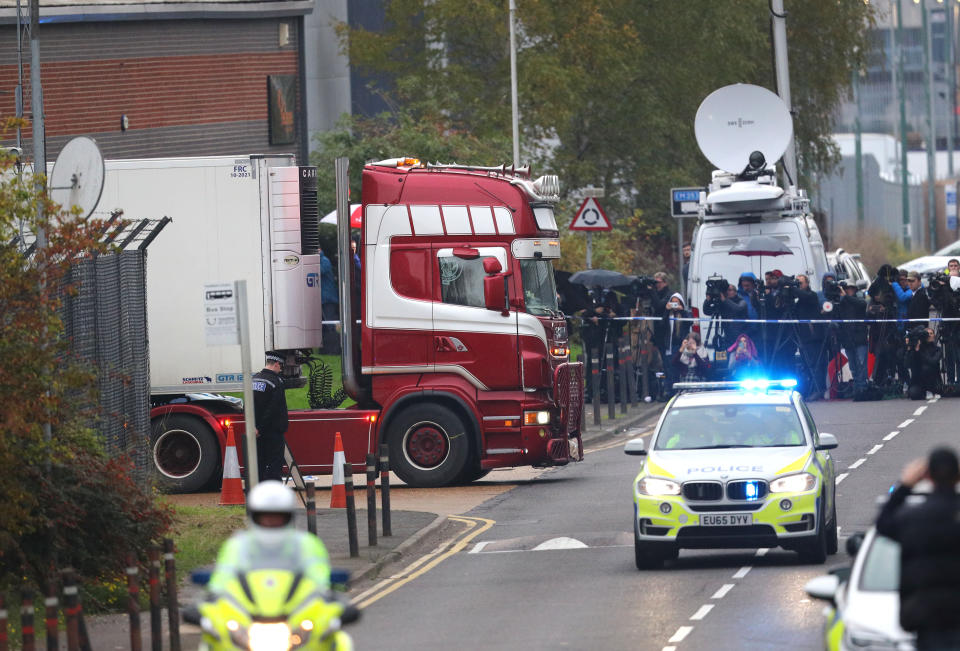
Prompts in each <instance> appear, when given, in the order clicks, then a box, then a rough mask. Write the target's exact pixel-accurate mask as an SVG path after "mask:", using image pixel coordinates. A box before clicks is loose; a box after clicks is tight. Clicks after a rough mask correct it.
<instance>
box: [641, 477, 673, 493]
mask: <svg viewBox="0 0 960 651" xmlns="http://www.w3.org/2000/svg"><path fill="white" fill-rule="evenodd" d="M637 493H639V494H640V495H650V496H651V497H659V496H661V495H679V494H680V484H678V483H677V482H675V481H672V480H670V479H660V478H658V477H643V478H641V479H640V480H639V481H637Z"/></svg>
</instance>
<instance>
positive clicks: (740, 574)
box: [733, 565, 753, 579]
mask: <svg viewBox="0 0 960 651" xmlns="http://www.w3.org/2000/svg"><path fill="white" fill-rule="evenodd" d="M751 569H753V566H752V565H744V566H743V567H741V568H740V569H739V570H737V573H736V574H734V575H733V578H735V579H742V578H743V577H745V576H746V575H747V572H749V571H750V570H751Z"/></svg>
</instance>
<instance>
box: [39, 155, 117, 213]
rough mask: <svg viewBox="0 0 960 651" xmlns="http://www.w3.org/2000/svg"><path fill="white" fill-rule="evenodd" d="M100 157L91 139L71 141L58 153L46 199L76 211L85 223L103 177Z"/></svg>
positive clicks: (95, 200) (101, 156)
mask: <svg viewBox="0 0 960 651" xmlns="http://www.w3.org/2000/svg"><path fill="white" fill-rule="evenodd" d="M104 174H105V171H104V165H103V155H102V154H101V153H100V148H99V147H98V146H97V143H96V141H95V140H94V139H93V138H88V137H86V136H80V137H78V138H74V139H73V140H71V141H70V142H68V143H67V144H66V145H64V147H63V149H62V150H60V155H59V156H57V161H56V162H55V163H54V164H53V171H52V172H50V180H49V183H50V198H51V199H53V200H54V201H56V202H57V203H59V204H60V205H61V206H63V207H64V208H65V209H67V210H70V209H72V208H74V207H77V208H79V209H80V218H81V219H86V218H87V217H89V216H90V215H91V213H93V211H94V209H95V208H96V207H97V204H98V203H100V194H101V193H102V192H103V177H104Z"/></svg>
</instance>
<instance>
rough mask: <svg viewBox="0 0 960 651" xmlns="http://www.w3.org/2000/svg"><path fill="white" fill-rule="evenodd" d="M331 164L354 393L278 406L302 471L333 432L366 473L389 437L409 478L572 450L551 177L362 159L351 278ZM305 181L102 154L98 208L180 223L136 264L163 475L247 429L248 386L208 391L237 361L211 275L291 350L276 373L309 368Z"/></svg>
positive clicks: (189, 465)
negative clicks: (222, 336)
mask: <svg viewBox="0 0 960 651" xmlns="http://www.w3.org/2000/svg"><path fill="white" fill-rule="evenodd" d="M338 166H340V168H338V195H339V198H338V212H339V219H338V229H339V233H338V241H339V250H340V251H341V252H344V251H345V252H347V253H346V254H345V255H344V254H342V255H340V256H339V259H340V270H339V271H340V274H339V275H340V304H341V310H342V314H341V319H342V321H343V323H345V324H352V327H342V328H341V336H342V349H343V360H342V361H343V363H342V368H343V385H344V389H345V390H346V392H347V393H348V395H350V396H351V397H352V398H353V399H354V400H355V401H356V403H357V404H356V405H354V406H352V407H349V408H346V409H308V410H292V411H291V412H290V427H289V430H288V432H287V443H288V445H289V447H290V449H291V451H292V453H293V455H294V457H295V459H296V461H297V463H298V465H299V466H300V469H301V471H302V472H304V473H306V474H324V473H330V472H331V471H332V465H333V446H334V437H335V435H336V433H338V432H339V433H340V434H341V437H342V439H343V443H344V447H345V451H346V458H347V460H348V461H349V462H350V463H351V464H353V465H354V466H355V468H356V469H357V470H358V471H359V470H362V468H363V467H364V466H365V462H366V454H367V453H368V452H375V451H376V450H377V448H378V446H379V444H380V443H387V444H388V445H389V446H390V458H391V467H392V469H393V470H394V471H395V472H396V473H397V474H398V475H399V476H400V478H401V479H403V480H404V481H405V482H407V483H408V484H411V485H414V486H441V485H445V484H450V483H454V482H462V481H470V480H472V479H475V478H478V477H480V476H482V475H484V474H486V472H487V471H489V470H490V469H493V468H499V467H511V466H521V465H533V466H546V465H560V464H566V463H568V462H570V461H579V460H581V459H582V458H583V454H582V444H581V439H580V429H579V423H580V413H581V411H582V408H583V371H582V365H581V364H574V363H570V361H569V347H568V334H567V328H566V323H565V320H564V318H563V315H562V314H561V313H560V311H559V309H558V307H557V300H556V289H555V287H554V281H553V263H552V260H553V259H554V258H557V257H559V255H560V250H559V249H560V247H559V242H558V240H557V237H558V235H559V233H558V228H557V224H556V220H555V219H554V214H553V204H554V202H556V200H557V198H558V196H557V195H558V190H559V185H558V182H557V178H556V177H555V176H544V177H540V178H538V179H535V180H534V179H531V177H530V175H529V172H528V171H527V170H513V169H511V168H509V167H499V168H475V167H464V166H457V165H446V166H444V165H438V166H426V165H422V164H420V163H419V161H416V160H414V159H393V160H388V161H381V162H378V163H371V164H368V165H366V166H365V167H364V169H363V177H362V210H363V226H362V228H361V229H360V234H361V238H362V239H361V246H360V251H359V253H360V256H361V263H362V266H361V268H362V273H361V274H359V276H360V277H359V278H357V277H356V276H357V275H358V274H356V273H355V270H354V265H353V261H352V256H350V255H349V251H350V239H349V237H350V233H349V228H350V227H349V218H348V215H347V199H346V161H345V160H344V161H342V162H338ZM171 170H176V171H171ZM315 183H316V169H315V168H310V167H296V166H294V165H293V160H292V158H290V157H263V156H251V157H224V158H216V159H182V160H176V161H112V162H111V161H108V162H107V186H106V189H105V192H104V199H102V200H101V205H103V206H109V207H110V208H112V207H114V206H119V207H122V208H124V209H125V210H126V212H127V214H131V215H140V214H142V213H144V212H147V213H149V214H164V215H169V216H170V217H172V218H173V222H172V224H171V225H170V226H168V227H167V228H168V231H169V232H166V233H164V237H163V238H162V240H163V242H162V246H160V244H161V243H160V240H158V242H157V246H156V250H154V248H151V254H150V259H149V261H148V306H149V309H148V312H149V314H148V321H149V329H150V344H151V366H152V375H153V379H154V382H153V385H154V386H153V409H152V411H151V419H152V425H153V432H152V450H153V459H154V463H155V466H156V468H157V470H158V476H159V477H160V479H161V483H162V484H164V485H165V486H166V487H167V488H168V489H170V490H179V491H192V490H198V489H200V488H203V487H205V486H208V485H210V484H212V483H215V482H216V481H217V480H218V479H219V477H220V466H221V462H222V458H223V450H224V446H225V439H226V430H227V426H228V424H232V425H233V426H234V427H235V431H236V434H237V435H238V436H240V435H241V434H242V433H243V432H244V423H243V412H242V409H241V406H240V401H239V400H237V399H235V398H230V397H225V396H221V395H219V394H217V393H216V392H218V391H238V390H240V386H241V385H240V382H241V377H240V372H239V369H240V364H239V357H240V356H239V349H238V348H235V347H229V346H227V347H216V348H210V347H207V346H206V344H205V341H204V337H203V326H202V313H201V312H200V310H201V303H202V290H203V286H204V284H207V283H213V282H223V281H229V280H233V279H240V278H244V279H246V280H247V284H248V294H249V304H250V306H251V319H250V323H251V337H252V339H253V341H254V344H255V346H256V347H255V349H254V350H253V351H251V352H252V354H253V359H254V360H255V362H256V360H257V359H258V355H259V356H260V357H262V355H260V354H261V353H262V352H263V351H264V350H269V349H279V350H283V351H284V352H285V354H286V356H287V364H285V367H284V374H285V376H287V377H289V378H291V379H293V380H295V381H298V382H300V383H301V384H302V383H303V382H304V380H302V379H301V378H300V376H299V365H300V363H302V362H303V361H305V360H306V359H307V358H308V357H309V355H310V354H311V349H316V348H318V347H319V346H320V345H321V341H322V337H321V322H320V318H321V317H320V315H321V309H320V289H319V288H320V282H319V256H318V255H317V247H318V242H317V239H316V238H317V206H316V185H315ZM105 202H106V203H105ZM261 299H262V300H261ZM260 305H262V318H260V310H259V309H257V308H256V307H255V306H260Z"/></svg>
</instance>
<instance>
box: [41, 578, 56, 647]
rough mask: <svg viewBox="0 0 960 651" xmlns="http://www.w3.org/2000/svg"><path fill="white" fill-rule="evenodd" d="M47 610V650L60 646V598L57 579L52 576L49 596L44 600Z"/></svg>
mask: <svg viewBox="0 0 960 651" xmlns="http://www.w3.org/2000/svg"><path fill="white" fill-rule="evenodd" d="M43 605H44V609H45V610H46V613H45V615H46V625H47V651H56V650H57V649H59V648H60V614H59V610H60V600H59V599H58V598H57V581H56V579H54V578H52V577H51V578H50V581H49V583H48V584H47V598H46V599H45V600H44V601H43Z"/></svg>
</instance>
